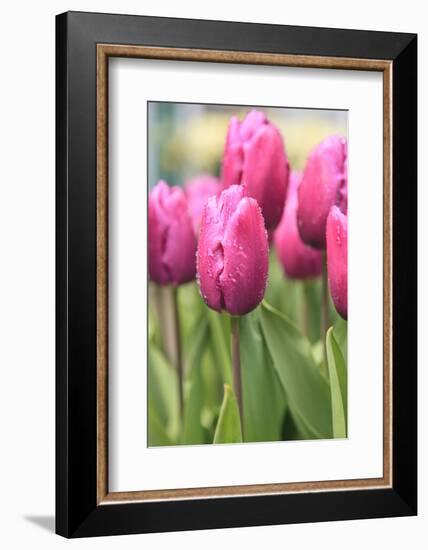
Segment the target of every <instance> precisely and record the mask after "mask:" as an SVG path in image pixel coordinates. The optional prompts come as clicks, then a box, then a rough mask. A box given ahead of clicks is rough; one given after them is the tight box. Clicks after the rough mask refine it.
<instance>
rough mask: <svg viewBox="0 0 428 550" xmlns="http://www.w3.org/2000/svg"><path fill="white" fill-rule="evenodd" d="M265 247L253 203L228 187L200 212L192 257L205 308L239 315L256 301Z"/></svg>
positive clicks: (260, 296)
mask: <svg viewBox="0 0 428 550" xmlns="http://www.w3.org/2000/svg"><path fill="white" fill-rule="evenodd" d="M268 250H269V248H268V241H267V233H266V229H265V225H264V220H263V216H262V213H261V210H260V207H259V205H258V204H257V201H256V200H255V199H253V198H251V197H247V196H245V188H244V187H243V186H241V185H232V186H231V187H229V188H228V189H225V190H224V191H223V192H222V193H221V195H220V196H219V197H211V198H209V199H208V202H207V204H206V206H205V209H204V213H203V215H202V220H201V230H200V235H199V244H198V252H197V266H198V280H199V286H200V290H201V294H202V296H203V298H204V300H205V302H206V303H207V305H208V306H209V307H210V308H212V309H214V310H216V311H221V310H226V311H228V312H229V313H230V314H231V315H244V314H245V313H248V312H250V311H251V310H253V309H254V308H255V307H257V306H258V304H259V303H260V302H261V301H262V299H263V296H264V293H265V289H266V282H267V274H268V255H269V252H268Z"/></svg>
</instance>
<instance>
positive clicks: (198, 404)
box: [181, 317, 208, 445]
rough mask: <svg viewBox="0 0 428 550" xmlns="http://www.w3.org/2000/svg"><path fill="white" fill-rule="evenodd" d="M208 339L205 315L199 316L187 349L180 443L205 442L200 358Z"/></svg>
mask: <svg viewBox="0 0 428 550" xmlns="http://www.w3.org/2000/svg"><path fill="white" fill-rule="evenodd" d="M207 340H208V322H207V319H206V317H202V318H199V319H198V320H197V322H196V324H195V327H194V332H193V338H192V345H191V348H190V350H189V361H188V371H189V375H188V379H187V381H186V388H185V389H186V390H187V391H186V392H185V403H184V420H183V431H182V436H181V443H182V444H183V445H197V444H200V443H205V442H206V440H205V430H204V428H203V426H202V422H201V414H202V409H203V406H204V385H203V378H202V360H203V357H204V353H205V351H206V344H207Z"/></svg>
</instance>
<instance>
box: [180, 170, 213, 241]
mask: <svg viewBox="0 0 428 550" xmlns="http://www.w3.org/2000/svg"><path fill="white" fill-rule="evenodd" d="M184 189H185V191H186V196H187V202H188V205H189V214H190V217H191V218H192V223H193V228H194V230H195V234H196V235H199V227H200V225H201V217H202V212H203V211H204V207H205V204H206V202H207V200H208V199H209V198H210V197H212V196H214V195H217V194H218V193H219V192H220V190H221V189H220V182H219V180H218V178H215V177H214V176H209V175H202V176H198V177H197V178H194V179H192V180H190V181H189V182H187V183H186V185H185V188H184Z"/></svg>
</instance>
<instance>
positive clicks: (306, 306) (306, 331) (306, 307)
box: [301, 281, 310, 339]
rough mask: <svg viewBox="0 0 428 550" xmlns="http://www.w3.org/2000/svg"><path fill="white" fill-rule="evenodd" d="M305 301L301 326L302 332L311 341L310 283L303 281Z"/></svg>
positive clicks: (303, 302) (303, 301)
mask: <svg viewBox="0 0 428 550" xmlns="http://www.w3.org/2000/svg"><path fill="white" fill-rule="evenodd" d="M302 284H303V300H302V316H301V326H302V332H303V334H304V335H305V336H306V338H308V339H309V336H310V335H309V296H308V293H309V289H308V285H309V284H310V283H309V282H308V281H303V283H302Z"/></svg>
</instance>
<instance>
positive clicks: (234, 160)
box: [222, 111, 289, 229]
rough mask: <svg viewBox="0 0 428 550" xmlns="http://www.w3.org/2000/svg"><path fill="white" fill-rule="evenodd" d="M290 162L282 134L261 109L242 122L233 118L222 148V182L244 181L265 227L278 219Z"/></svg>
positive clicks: (272, 225) (230, 183)
mask: <svg viewBox="0 0 428 550" xmlns="http://www.w3.org/2000/svg"><path fill="white" fill-rule="evenodd" d="M288 173H289V165H288V160H287V156H286V153H285V149H284V144H283V141H282V138H281V134H280V133H279V131H278V129H277V128H276V127H275V126H274V125H273V124H271V123H270V122H269V121H268V120H267V118H266V116H265V115H264V114H263V113H261V112H260V111H251V112H250V113H248V115H247V116H246V117H245V119H244V120H243V121H242V122H239V120H238V119H237V117H235V116H234V117H232V118H231V119H230V122H229V129H228V132H227V137H226V145H225V148H224V156H223V166H222V182H223V185H224V187H225V188H227V187H229V186H230V185H233V184H245V185H246V186H247V194H248V196H250V197H253V198H255V199H256V201H257V202H258V203H259V205H260V207H261V209H262V212H263V216H264V219H265V224H266V228H267V229H275V227H276V226H277V225H278V223H279V220H280V219H281V214H282V210H283V206H284V200H285V195H286V192H287V184H288Z"/></svg>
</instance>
